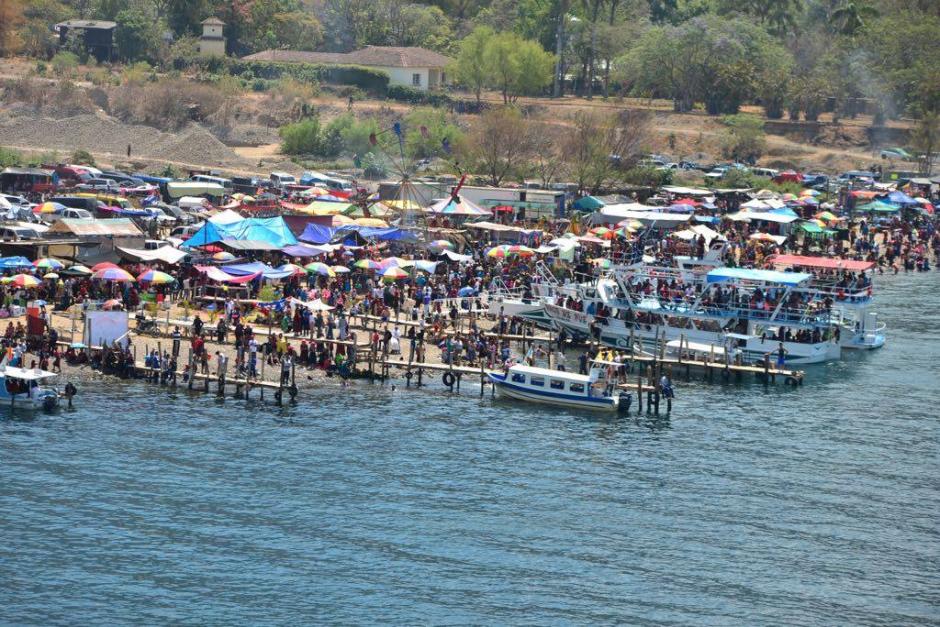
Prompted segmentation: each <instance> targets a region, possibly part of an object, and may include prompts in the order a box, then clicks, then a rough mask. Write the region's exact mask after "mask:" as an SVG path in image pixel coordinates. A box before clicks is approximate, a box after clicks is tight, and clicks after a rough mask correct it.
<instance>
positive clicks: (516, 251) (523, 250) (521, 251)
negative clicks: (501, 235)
mask: <svg viewBox="0 0 940 627" xmlns="http://www.w3.org/2000/svg"><path fill="white" fill-rule="evenodd" d="M611 237H613V236H611ZM507 252H508V253H509V254H510V255H518V256H520V257H531V256H532V255H534V254H535V251H534V250H532V249H531V248H529V247H528V246H521V245H514V246H510V247H509V248H508V249H507Z"/></svg>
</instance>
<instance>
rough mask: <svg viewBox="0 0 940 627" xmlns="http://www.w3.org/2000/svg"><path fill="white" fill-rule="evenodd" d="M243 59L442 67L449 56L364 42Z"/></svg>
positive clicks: (280, 51) (266, 51) (265, 52)
mask: <svg viewBox="0 0 940 627" xmlns="http://www.w3.org/2000/svg"><path fill="white" fill-rule="evenodd" d="M243 58H244V60H246V61H275V62H281V63H326V64H348V65H369V66H379V67H401V68H417V67H444V66H446V65H447V64H448V63H450V58H449V57H445V56H444V55H442V54H438V53H437V52H434V51H433V50H426V49H424V48H407V47H395V46H366V47H365V48H363V49H362V50H355V51H353V52H346V53H343V52H304V51H301V50H263V51H261V52H256V53H255V54H250V55H248V56H247V57H243Z"/></svg>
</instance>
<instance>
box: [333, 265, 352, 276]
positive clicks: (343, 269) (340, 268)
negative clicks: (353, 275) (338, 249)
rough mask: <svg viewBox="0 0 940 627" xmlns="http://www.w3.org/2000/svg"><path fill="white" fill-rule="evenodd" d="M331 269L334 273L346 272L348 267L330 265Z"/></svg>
mask: <svg viewBox="0 0 940 627" xmlns="http://www.w3.org/2000/svg"><path fill="white" fill-rule="evenodd" d="M331 270H333V272H335V273H336V274H347V273H348V272H349V268H347V267H346V266H331Z"/></svg>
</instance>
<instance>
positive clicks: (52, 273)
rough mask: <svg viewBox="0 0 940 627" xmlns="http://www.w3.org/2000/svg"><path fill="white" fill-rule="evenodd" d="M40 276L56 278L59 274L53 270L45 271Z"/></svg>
mask: <svg viewBox="0 0 940 627" xmlns="http://www.w3.org/2000/svg"><path fill="white" fill-rule="evenodd" d="M42 278H44V279H58V278H59V275H58V274H56V273H55V272H47V273H45V274H44V275H42Z"/></svg>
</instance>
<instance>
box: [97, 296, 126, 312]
mask: <svg viewBox="0 0 940 627" xmlns="http://www.w3.org/2000/svg"><path fill="white" fill-rule="evenodd" d="M123 307H124V303H122V302H121V301H119V300H118V299H116V298H112V299H111V300H106V301H104V302H103V303H101V308H102V309H104V310H106V311H111V310H112V309H121V308H123Z"/></svg>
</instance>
